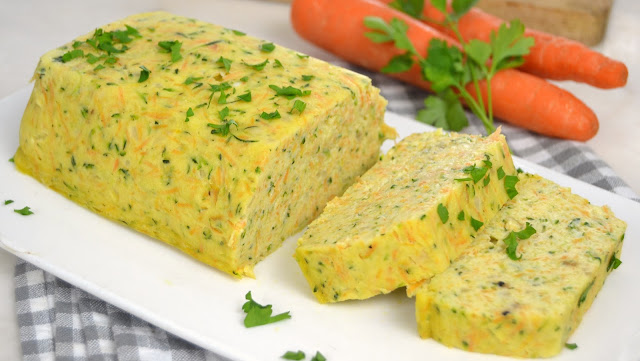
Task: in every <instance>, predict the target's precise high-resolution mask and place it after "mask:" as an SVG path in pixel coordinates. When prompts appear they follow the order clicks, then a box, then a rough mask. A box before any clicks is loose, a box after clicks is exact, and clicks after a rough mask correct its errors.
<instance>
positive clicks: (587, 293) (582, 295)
mask: <svg viewBox="0 0 640 361" xmlns="http://www.w3.org/2000/svg"><path fill="white" fill-rule="evenodd" d="M594 282H595V280H593V281H591V283H589V286H587V288H585V289H584V291H583V292H582V294H581V295H580V299H578V307H580V305H582V304H583V303H584V302H585V301H586V300H587V296H588V295H589V291H590V290H591V287H593V283H594Z"/></svg>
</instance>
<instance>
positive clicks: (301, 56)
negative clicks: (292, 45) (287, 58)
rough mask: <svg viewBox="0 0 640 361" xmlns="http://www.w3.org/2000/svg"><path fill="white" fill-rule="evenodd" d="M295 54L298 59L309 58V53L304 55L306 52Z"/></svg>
mask: <svg viewBox="0 0 640 361" xmlns="http://www.w3.org/2000/svg"><path fill="white" fill-rule="evenodd" d="M296 55H297V56H298V58H300V59H309V55H306V54H300V53H297V54H296Z"/></svg>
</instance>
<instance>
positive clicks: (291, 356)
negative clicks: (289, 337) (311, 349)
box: [282, 350, 305, 360]
mask: <svg viewBox="0 0 640 361" xmlns="http://www.w3.org/2000/svg"><path fill="white" fill-rule="evenodd" d="M282 358H283V359H285V360H302V359H304V358H305V354H304V352H302V351H300V350H298V351H297V352H294V351H287V352H286V353H285V354H284V355H282Z"/></svg>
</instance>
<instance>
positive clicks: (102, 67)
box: [93, 64, 104, 71]
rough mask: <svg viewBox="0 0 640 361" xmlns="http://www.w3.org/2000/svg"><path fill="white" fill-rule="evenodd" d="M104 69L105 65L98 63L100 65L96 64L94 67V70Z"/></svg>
mask: <svg viewBox="0 0 640 361" xmlns="http://www.w3.org/2000/svg"><path fill="white" fill-rule="evenodd" d="M102 69H104V65H102V64H98V65H96V67H95V68H93V71H98V70H102Z"/></svg>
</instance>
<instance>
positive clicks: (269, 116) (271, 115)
mask: <svg viewBox="0 0 640 361" xmlns="http://www.w3.org/2000/svg"><path fill="white" fill-rule="evenodd" d="M260 118H262V119H266V120H272V119H280V118H281V117H280V113H279V112H278V111H277V110H276V111H275V112H271V113H267V112H262V114H260Z"/></svg>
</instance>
